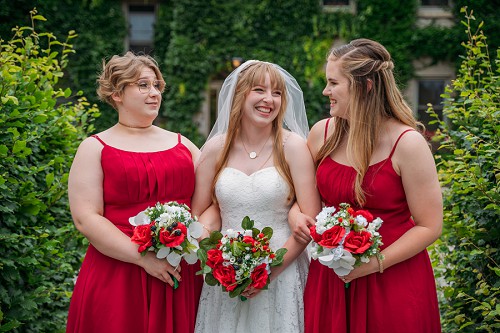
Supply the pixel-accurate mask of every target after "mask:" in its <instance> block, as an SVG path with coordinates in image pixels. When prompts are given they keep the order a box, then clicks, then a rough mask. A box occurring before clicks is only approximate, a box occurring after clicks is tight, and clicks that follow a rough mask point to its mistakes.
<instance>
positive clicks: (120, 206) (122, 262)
mask: <svg viewBox="0 0 500 333" xmlns="http://www.w3.org/2000/svg"><path fill="white" fill-rule="evenodd" d="M98 83H99V87H98V90H97V92H98V95H99V97H100V98H101V99H102V100H103V101H105V102H107V103H109V104H111V105H112V106H113V107H114V108H115V109H116V110H117V111H118V119H119V120H118V123H117V124H116V125H114V126H113V127H111V128H109V129H107V130H105V131H103V132H101V133H99V134H97V135H94V136H92V137H89V138H87V139H86V140H84V141H83V142H82V143H81V145H80V147H79V148H78V152H77V153H76V156H75V159H74V162H73V165H72V167H71V171H70V175H69V200H70V208H71V214H72V216H73V220H74V223H75V226H76V228H77V229H78V230H79V231H80V232H81V233H82V234H83V235H84V236H85V237H86V238H87V239H88V240H89V242H90V245H89V248H88V250H87V254H86V256H85V259H84V261H83V264H82V267H81V270H80V272H79V274H78V278H77V282H76V285H75V289H74V292H73V296H72V299H71V304H70V308H69V315H68V322H67V328H66V332H79V333H83V332H86V333H96V332H120V333H123V332H130V333H160V332H161V333H166V332H193V331H194V324H195V317H196V312H197V307H198V300H199V296H200V292H201V287H202V284H203V279H202V277H201V276H196V275H195V272H196V271H197V270H198V269H199V265H187V264H186V263H185V262H184V261H182V263H181V265H180V267H178V268H177V269H176V268H175V267H172V266H171V265H169V263H168V262H167V261H166V260H165V259H157V258H156V256H155V254H154V253H153V252H149V253H148V254H147V255H145V256H141V254H140V253H139V252H138V245H137V244H135V243H133V242H131V241H130V237H131V235H132V230H133V227H132V226H131V225H130V224H129V222H128V219H129V217H131V216H135V215H136V214H137V213H138V212H139V211H141V210H144V209H145V208H147V207H148V206H153V205H154V204H155V203H156V202H158V201H160V202H166V201H172V200H175V201H177V202H179V203H184V204H187V205H189V206H191V196H192V194H193V190H194V183H195V178H194V165H193V160H195V159H196V158H197V157H198V156H199V150H198V149H197V148H196V146H195V145H194V144H192V143H191V142H190V141H189V140H188V139H186V138H185V137H182V136H181V135H180V134H177V133H172V132H168V131H166V130H163V129H161V128H159V127H157V126H154V125H153V120H154V119H155V118H156V117H157V115H158V110H159V108H160V104H161V100H162V96H161V94H162V92H163V90H164V87H165V82H164V81H163V77H162V75H161V73H160V70H159V69H158V66H157V63H156V62H155V60H154V59H153V58H151V57H149V56H136V55H134V54H132V53H131V52H128V53H127V54H125V55H124V56H114V57H112V58H111V60H110V61H109V62H108V63H107V64H105V65H104V68H103V72H102V74H101V76H100V77H99V79H98ZM171 276H174V277H175V278H177V279H178V280H179V281H180V283H179V287H178V288H177V289H175V290H174V289H173V288H172V286H173V281H172V278H171Z"/></svg>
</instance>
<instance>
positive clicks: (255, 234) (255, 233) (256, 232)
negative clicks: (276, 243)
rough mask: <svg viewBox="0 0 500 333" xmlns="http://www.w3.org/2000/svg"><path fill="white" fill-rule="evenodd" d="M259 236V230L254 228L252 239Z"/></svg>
mask: <svg viewBox="0 0 500 333" xmlns="http://www.w3.org/2000/svg"><path fill="white" fill-rule="evenodd" d="M258 234H260V230H259V229H257V228H252V237H253V238H257V235H258Z"/></svg>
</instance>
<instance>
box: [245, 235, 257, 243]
mask: <svg viewBox="0 0 500 333" xmlns="http://www.w3.org/2000/svg"><path fill="white" fill-rule="evenodd" d="M243 242H244V243H247V244H250V245H253V244H254V243H255V239H253V238H252V237H250V236H244V237H243Z"/></svg>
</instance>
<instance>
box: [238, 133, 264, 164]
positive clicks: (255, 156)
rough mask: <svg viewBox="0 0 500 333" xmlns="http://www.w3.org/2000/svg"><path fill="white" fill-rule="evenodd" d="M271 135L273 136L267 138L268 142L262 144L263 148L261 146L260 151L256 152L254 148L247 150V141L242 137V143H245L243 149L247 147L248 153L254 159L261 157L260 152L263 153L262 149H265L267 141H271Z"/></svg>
mask: <svg viewBox="0 0 500 333" xmlns="http://www.w3.org/2000/svg"><path fill="white" fill-rule="evenodd" d="M270 137H271V135H270V136H269V137H268V138H267V140H266V142H264V145H263V146H262V148H260V150H259V152H258V153H256V152H255V151H254V150H252V151H250V152H249V151H248V150H247V147H246V146H245V141H244V140H243V138H241V143H242V144H243V149H245V151H246V153H247V154H248V157H250V158H251V159H252V160H253V159H255V158H257V157H259V155H260V153H262V150H264V147H265V146H266V144H267V141H269V138H270Z"/></svg>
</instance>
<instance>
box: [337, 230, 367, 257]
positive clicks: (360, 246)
mask: <svg viewBox="0 0 500 333" xmlns="http://www.w3.org/2000/svg"><path fill="white" fill-rule="evenodd" d="M371 236H372V235H371V234H370V233H369V232H367V231H359V232H356V231H351V232H350V233H349V234H348V235H347V236H346V238H345V241H344V248H345V249H346V250H347V251H349V252H351V253H354V254H362V253H364V252H365V251H366V250H368V249H369V248H370V246H372V244H373V242H371V241H370V237H371Z"/></svg>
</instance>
